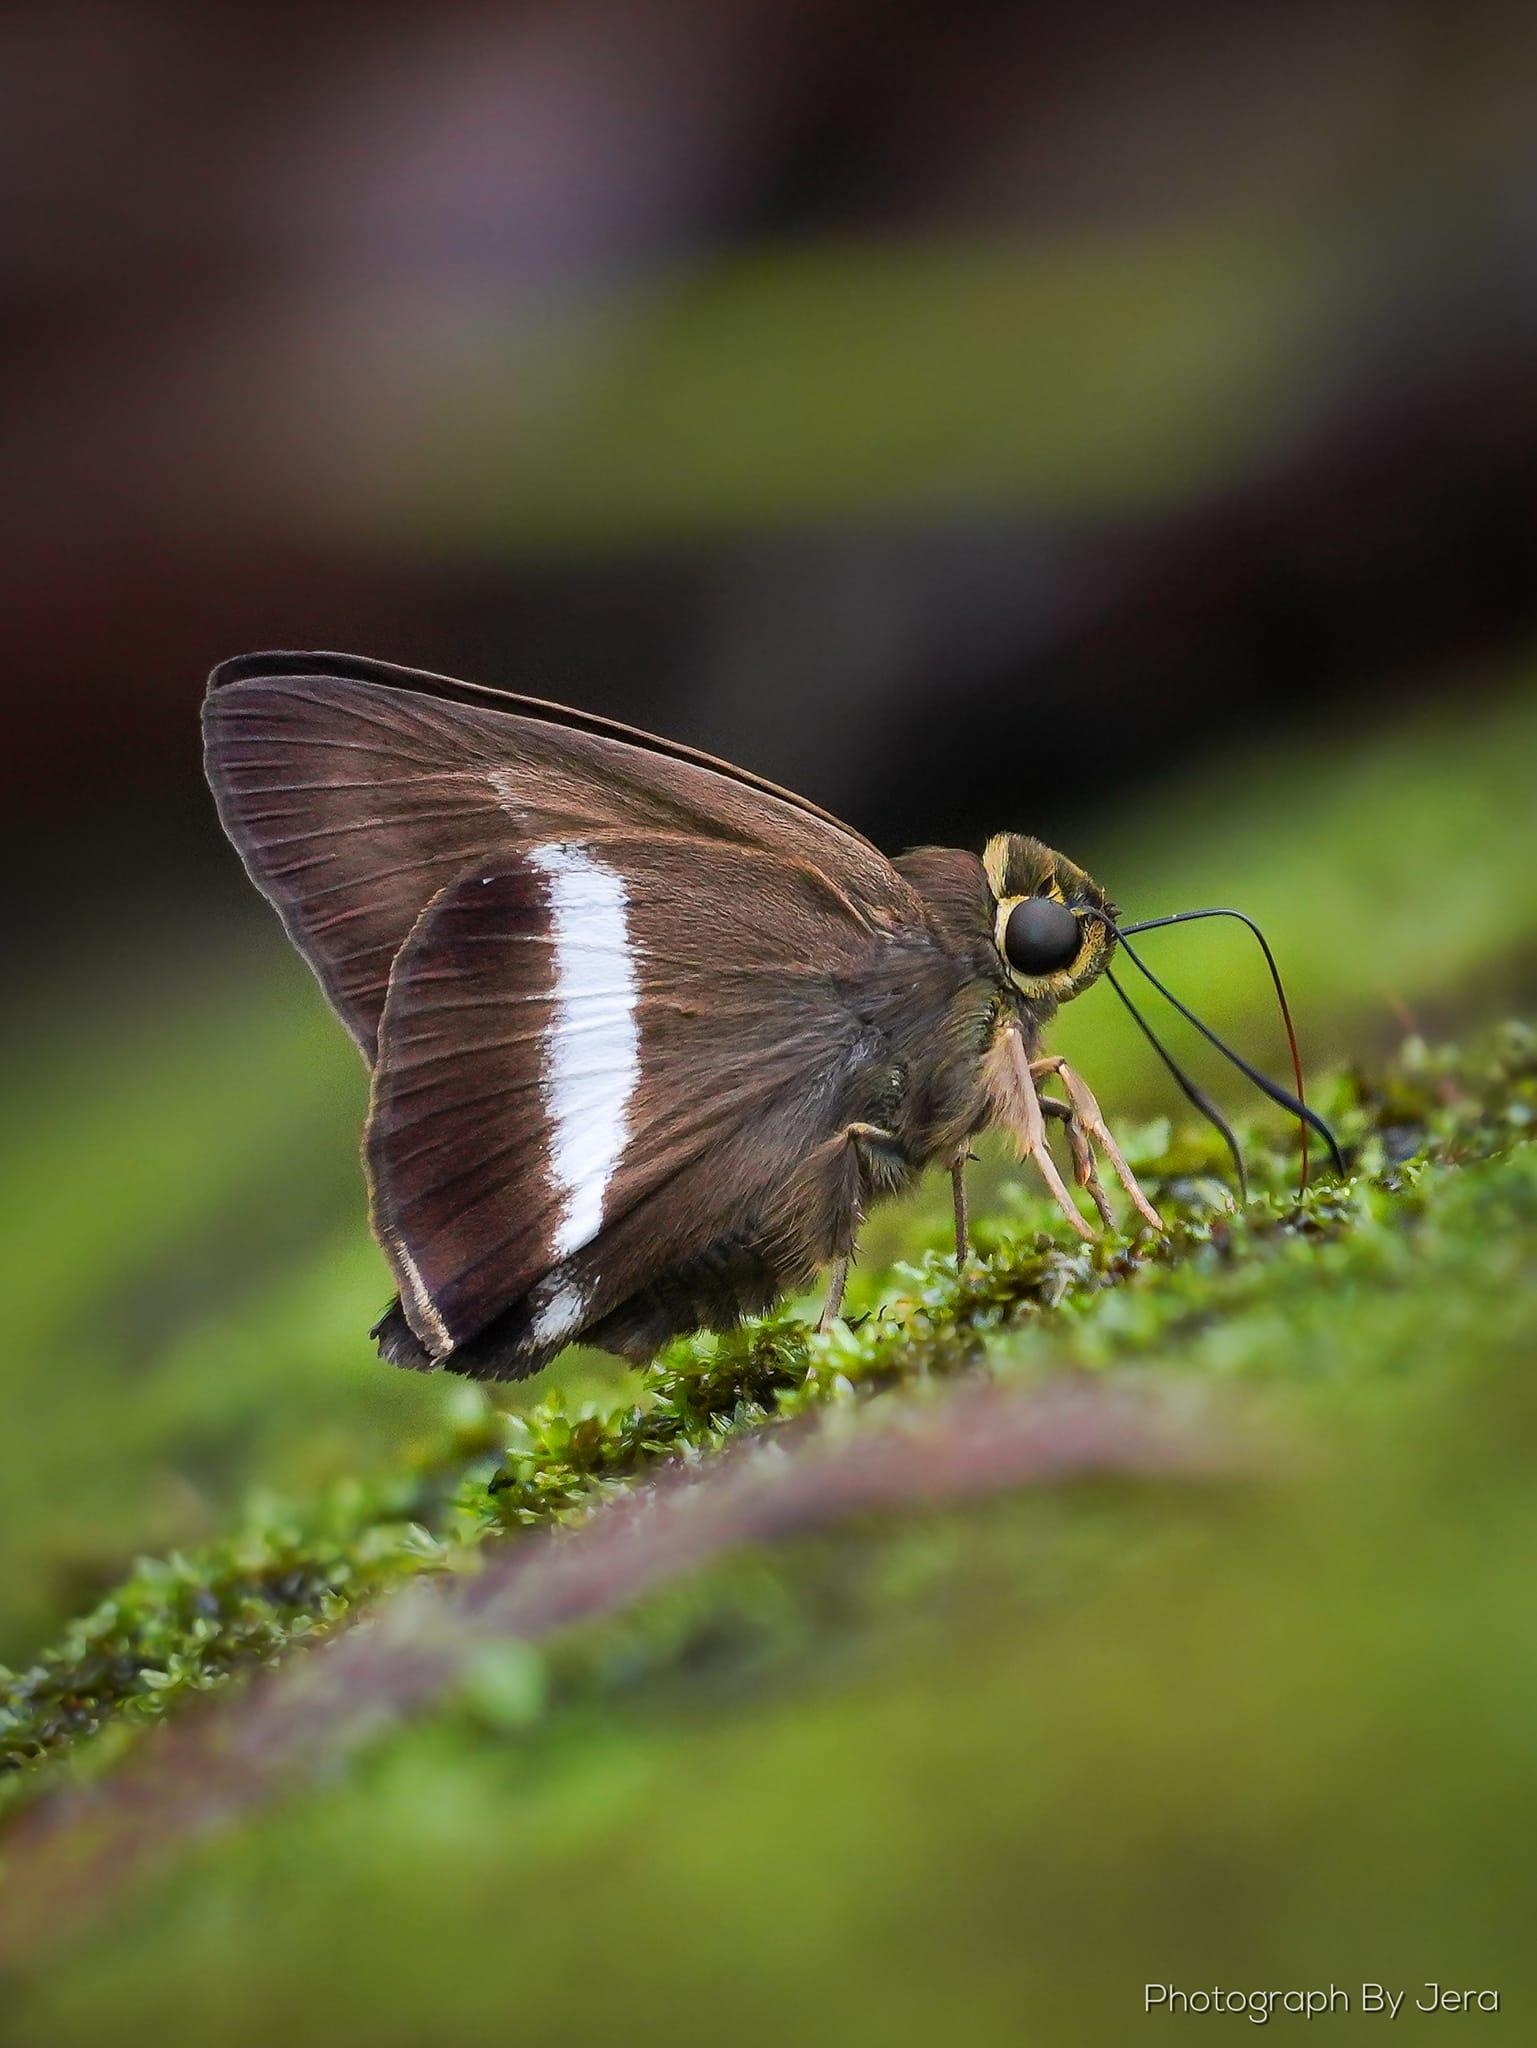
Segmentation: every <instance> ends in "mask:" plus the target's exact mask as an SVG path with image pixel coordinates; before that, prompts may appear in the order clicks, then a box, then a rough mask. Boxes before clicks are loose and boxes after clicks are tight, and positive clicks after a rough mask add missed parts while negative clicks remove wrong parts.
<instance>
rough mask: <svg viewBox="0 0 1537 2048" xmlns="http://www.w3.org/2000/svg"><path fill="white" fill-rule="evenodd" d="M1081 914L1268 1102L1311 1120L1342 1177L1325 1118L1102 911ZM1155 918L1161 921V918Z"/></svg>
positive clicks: (1340, 1162)
mask: <svg viewBox="0 0 1537 2048" xmlns="http://www.w3.org/2000/svg"><path fill="white" fill-rule="evenodd" d="M1084 915H1085V916H1095V917H1098V918H1099V919H1100V921H1101V923H1103V924H1104V925H1105V927H1106V929H1107V930H1108V931H1110V932H1111V933H1112V934H1113V935H1114V936H1115V938H1116V939H1118V940H1119V941H1120V943H1121V945H1122V947H1123V948H1124V949H1125V953H1126V957H1127V959H1128V960H1129V961H1130V962H1131V964H1132V966H1133V967H1135V968H1136V970H1137V972H1138V973H1139V974H1140V975H1141V976H1142V977H1143V979H1144V980H1145V981H1149V982H1151V983H1152V985H1153V987H1154V988H1155V989H1157V991H1158V993H1159V994H1160V995H1161V996H1162V997H1163V999H1164V1001H1165V1002H1166V1003H1168V1004H1170V1005H1171V1006H1172V1007H1173V1008H1174V1009H1176V1010H1178V1012H1179V1014H1180V1015H1181V1016H1182V1017H1183V1018H1184V1019H1185V1021H1186V1023H1188V1024H1193V1025H1194V1026H1195V1028H1196V1030H1197V1031H1199V1032H1200V1034H1201V1036H1202V1037H1203V1038H1204V1039H1205V1040H1206V1041H1207V1042H1208V1044H1210V1045H1214V1046H1215V1047H1216V1048H1217V1050H1218V1052H1220V1053H1221V1054H1222V1057H1223V1058H1224V1059H1226V1060H1230V1061H1231V1062H1232V1064H1233V1065H1234V1066H1235V1067H1236V1068H1237V1069H1238V1071H1239V1073H1241V1074H1242V1075H1244V1076H1245V1078H1246V1079H1247V1080H1250V1081H1252V1082H1253V1083H1254V1086H1255V1087H1256V1088H1258V1090H1259V1091H1260V1093H1261V1094H1262V1095H1264V1096H1266V1097H1268V1099H1269V1100H1270V1101H1271V1102H1273V1103H1275V1104H1276V1106H1277V1108H1279V1109H1284V1110H1286V1111H1287V1113H1288V1114H1289V1115H1291V1116H1294V1117H1296V1118H1297V1119H1298V1121H1299V1122H1302V1123H1307V1124H1310V1125H1311V1126H1312V1128H1313V1129H1314V1130H1315V1131H1317V1133H1318V1135H1319V1137H1321V1138H1322V1139H1323V1141H1324V1143H1325V1144H1326V1145H1327V1146H1328V1148H1329V1156H1330V1158H1331V1159H1332V1160H1333V1162H1334V1170H1335V1172H1336V1173H1337V1174H1339V1175H1340V1177H1341V1179H1343V1178H1344V1176H1345V1155H1344V1154H1343V1153H1342V1152H1341V1151H1340V1148H1339V1143H1338V1140H1337V1139H1336V1138H1335V1135H1334V1133H1333V1131H1331V1130H1330V1128H1329V1126H1328V1125H1327V1124H1326V1123H1325V1122H1324V1120H1323V1118H1322V1117H1321V1116H1319V1115H1318V1113H1317V1112H1316V1111H1315V1110H1311V1109H1309V1108H1308V1106H1307V1104H1306V1103H1305V1102H1304V1101H1302V1099H1301V1098H1300V1097H1299V1096H1296V1095H1293V1094H1292V1093H1291V1091H1290V1090H1289V1089H1286V1088H1282V1087H1281V1086H1280V1085H1279V1084H1278V1083H1277V1082H1275V1081H1272V1080H1271V1079H1270V1078H1269V1076H1268V1075H1265V1074H1262V1073H1261V1072H1260V1070H1259V1068H1258V1067H1254V1066H1251V1065H1250V1064H1249V1062H1248V1061H1247V1060H1246V1059H1245V1058H1244V1056H1243V1054H1242V1053H1240V1052H1235V1051H1234V1050H1233V1048H1232V1046H1230V1045H1228V1044H1227V1043H1226V1041H1225V1040H1223V1039H1221V1038H1219V1037H1218V1036H1217V1034H1216V1032H1215V1031H1213V1030H1212V1028H1211V1026H1210V1025H1209V1024H1204V1023H1203V1022H1202V1021H1201V1019H1200V1018H1199V1017H1198V1016H1197V1015H1196V1014H1195V1012H1194V1010H1192V1009H1190V1008H1189V1007H1188V1005H1187V1004H1185V1003H1182V1002H1181V1001H1180V999H1179V997H1178V996H1177V995H1176V994H1175V993H1174V991H1173V989H1171V988H1170V987H1169V986H1168V984H1167V983H1166V982H1163V981H1160V980H1159V978H1158V976H1157V975H1156V974H1155V973H1154V972H1153V970H1152V968H1151V967H1149V966H1148V964H1147V962H1146V961H1145V960H1144V959H1142V958H1141V956H1140V955H1139V954H1138V953H1137V951H1136V949H1135V947H1133V946H1131V945H1130V944H1128V943H1127V938H1126V934H1125V932H1124V931H1122V930H1121V929H1120V928H1119V927H1118V926H1117V925H1116V924H1115V923H1114V922H1113V921H1112V919H1110V918H1109V917H1107V916H1106V915H1105V913H1104V912H1103V911H1085V912H1084ZM1156 921H1157V922H1162V920H1156ZM1175 921H1176V920H1174V919H1170V920H1169V922H1171V923H1172V922H1175ZM1134 929H1138V930H1142V929H1146V927H1145V926H1138V927H1134Z"/></svg>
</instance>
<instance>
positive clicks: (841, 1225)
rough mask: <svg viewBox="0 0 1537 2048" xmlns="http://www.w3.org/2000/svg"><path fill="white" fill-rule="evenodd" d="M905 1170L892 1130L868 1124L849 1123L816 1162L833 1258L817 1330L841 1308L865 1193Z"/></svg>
mask: <svg viewBox="0 0 1537 2048" xmlns="http://www.w3.org/2000/svg"><path fill="white" fill-rule="evenodd" d="M829 1155H830V1156H829ZM907 1171H908V1166H907V1161H906V1158H905V1155H904V1154H903V1153H902V1151H901V1148H900V1146H899V1145H898V1144H897V1141H896V1139H895V1138H894V1137H893V1136H892V1134H891V1132H890V1131H888V1130H884V1129H883V1128H882V1127H881V1126H880V1125H879V1124H869V1123H855V1124H849V1125H848V1126H847V1127H846V1128H845V1129H844V1130H843V1131H841V1132H840V1133H839V1135H838V1136H837V1137H836V1138H835V1139H834V1140H833V1141H832V1143H831V1145H830V1146H829V1147H828V1148H827V1151H826V1152H822V1153H819V1154H818V1155H817V1157H816V1160H815V1161H814V1162H813V1164H812V1167H811V1174H810V1179H811V1182H812V1184H813V1185H814V1186H816V1187H817V1188H818V1190H819V1191H820V1193H821V1196H822V1199H823V1200H824V1201H826V1203H827V1204H828V1206H827V1208H826V1209H825V1210H824V1218H825V1221H824V1224H823V1229H824V1231H825V1235H824V1236H823V1237H822V1243H823V1246H824V1247H825V1249H824V1251H823V1256H824V1257H825V1256H826V1252H827V1250H830V1251H831V1252H832V1254H833V1257H832V1261H831V1265H830V1267H829V1278H828V1284H827V1299H826V1301H825V1302H824V1303H823V1305H822V1313H821V1315H820V1317H819V1318H818V1320H817V1329H818V1330H819V1331H826V1330H828V1329H830V1328H831V1326H832V1325H833V1323H834V1322H836V1320H837V1318H838V1315H839V1313H840V1312H841V1310H842V1308H843V1290H844V1288H845V1286H846V1285H847V1283H848V1277H849V1267H850V1265H851V1264H852V1262H853V1258H854V1238H855V1235H856V1233H857V1231H858V1229H859V1226H860V1224H861V1222H863V1220H864V1209H865V1198H866V1194H867V1192H868V1191H869V1189H870V1188H871V1187H875V1188H880V1187H882V1186H890V1185H891V1184H892V1183H893V1181H897V1182H899V1181H900V1179H901V1178H903V1177H904V1176H905V1174H906V1172H907Z"/></svg>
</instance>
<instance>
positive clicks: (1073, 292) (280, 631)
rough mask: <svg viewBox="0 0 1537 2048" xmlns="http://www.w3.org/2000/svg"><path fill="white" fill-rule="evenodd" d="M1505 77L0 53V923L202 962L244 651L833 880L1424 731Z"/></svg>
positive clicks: (877, 47) (11, 40)
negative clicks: (509, 726)
mask: <svg viewBox="0 0 1537 2048" xmlns="http://www.w3.org/2000/svg"><path fill="white" fill-rule="evenodd" d="M1534 59H1537V17H1534V16H1533V14H1532V11H1531V10H1530V9H1523V8H1518V7H1515V6H1489V5H1485V6H1478V5H1469V4H1467V0H1458V4H1452V0H1445V4H1434V0H1423V4H1418V5H1412V4H1388V0H1293V4H1290V5H1288V6H1286V7H1276V6H1270V5H1251V6H1237V7H1230V8H1225V9H1220V10H1217V9H1210V8H1204V7H1202V8H1197V7H1192V6H1184V5H1180V4H1174V5H1170V6H1165V7H1161V8H1158V9H1148V8H1145V7H1141V6H1133V5H1130V4H1117V0H1087V4H1084V5H1080V6H1077V7H1074V8H1071V9H1061V8H1052V9H1044V8H1041V9H1037V8H1028V7H1017V6H1005V5H978V4H970V5H967V4H956V0H947V4H945V5H943V6H941V5H937V4H936V5H922V4H913V5H894V6H877V5H871V4H866V0H816V4H815V5H813V4H810V0H711V4H708V5H705V4H691V5H690V4H682V0H625V4H612V5H607V4H601V0H585V4H583V0H577V4H559V5H548V4H544V5H540V4H531V5H526V6H516V5H513V6H504V7H463V8H433V9H429V8H422V7H416V8H408V7H399V6H389V5H382V6H376V7H374V8H371V9H368V10H366V11H364V10H356V9H352V8H341V7H335V6H329V5H324V4H313V0H312V4H308V5H305V6H303V7H286V6H282V5H267V6H263V7H261V8H259V9H256V8H253V9H248V10H247V9H240V8H226V7H219V8H206V7H204V8H197V7H190V6H189V7H170V6H127V5H123V6H112V5H102V6H90V5H68V4H64V5H59V4H50V5H47V6H26V5H17V6H13V7H10V8H8V9H7V10H6V11H5V15H4V19H3V22H0V164H3V180H4V189H5V190H6V192H7V194H8V195H9V201H10V203H9V204H8V205H7V206H6V207H5V209H4V210H3V214H0V277H3V280H4V288H5V293H6V298H7V301H8V306H7V313H8V319H7V339H6V348H5V369H6V374H5V376H4V378H3V380H0V434H3V440H4V445H5V448H6V451H7V453H6V460H5V464H4V474H3V483H0V489H3V490H4V492H5V494H6V496H7V498H8V500H9V517H8V519H7V522H6V524H7V534H8V537H7V542H6V546H5V550H4V556H3V562H0V574H3V578H4V584H5V591H4V607H3V612H4V620H5V626H4V630H5V633H6V635H7V638H8V640H9V643H10V645H9V649H8V658H7V661H6V664H5V672H6V675H7V679H8V691H9V694H10V717H9V721H8V727H7V745H6V749H5V758H6V767H7V772H8V782H9V787H8V790H7V793H6V801H5V806H4V831H5V833H6V835H7V839H8V841H9V842H10V843H9V844H8V845H7V847H6V855H7V862H8V871H9V872H11V873H12V874H13V875H14V874H16V873H17V872H18V869H19V865H23V866H24V867H25V870H26V873H27V876H28V881H27V885H26V887H25V888H24V889H22V890H18V891H17V892H16V895H15V896H13V915H14V916H16V917H18V918H19V919H21V920H22V921H24V922H25V923H37V924H40V925H41V926H42V927H43V930H44V933H45V936H46V938H47V939H48V940H50V941H51V942H52V943H53V944H54V945H57V946H65V947H67V946H68V945H69V944H70V943H71V940H72V936H74V937H77V936H78V931H79V918H80V916H81V914H82V913H84V914H88V915H89V916H90V917H91V918H92V919H93V920H94V919H96V918H99V917H102V916H104V915H107V914H109V913H110V910H111V907H112V905H111V899H113V898H117V899H119V900H120V902H121V903H122V904H126V905H128V906H130V907H131V908H132V909H133V911H134V914H135V915H136V916H139V915H142V912H143V909H144V906H145V903H146V900H148V898H149V897H151V896H152V898H153V901H154V903H155V905H156V908H157V915H165V914H168V913H170V912H171V911H172V910H173V909H175V908H176V907H178V899H185V900H186V901H187V902H188V904H189V905H191V904H193V903H195V902H197V901H198V900H201V901H202V902H204V903H205V904H206V902H207V901H209V900H210V899H211V900H212V901H214V902H215V903H216V904H218V905H220V906H221V907H222V906H226V905H227V906H231V907H233V906H234V905H235V904H236V902H237V901H240V902H242V904H243V898H242V897H241V893H240V892H241V891H242V890H243V888H244V884H243V882H242V881H241V878H240V877H239V875H238V872H237V870H236V869H235V866H234V864H233V863H232V862H231V861H230V860H229V858H228V857H227V855H226V853H225V850H224V849H223V847H222V845H221V844H220V843H219V841H218V839H217V837H216V834H215V830H214V828H213V825H212V821H211V813H210V810H209V806H208V804H207V802H206V800H205V798H204V794H203V791H202V788H201V785H200V780H199V777H198V772H197V756H196V747H197V739H196V717H195V711H196V705H197V700H198V696H199V691H200V687H201V683H202V679H203V676H204V674H205V672H206V671H207V669H208V668H209V666H210V665H211V663H212V662H214V661H215V660H217V659H219V658H220V657H222V656H224V655H227V654H231V653H234V652H238V651H241V650H244V649H248V648H253V647H261V646H264V645H268V646H322V647H341V648H348V649H356V650H360V651H366V652H372V653H377V654H382V655H387V656H390V657H392V658H394V659H397V660H404V661H408V662H415V663H418V664H421V665H425V666H428V667H433V668H438V669H443V670H447V671H452V672H456V673H463V674H468V675H471V676H474V677H477V678H480V679H484V680H489V681H495V682H503V683H507V684H511V685H514V686H524V687H528V688H531V689H534V690H536V691H540V692H543V693H547V694H558V695H564V696H567V697H569V698H571V699H573V700H574V701H577V702H580V703H582V704H585V705H589V706H592V707H595V708H598V709H601V710H604V711H610V712H614V713H618V714H620V715H622V716H624V717H627V718H630V719H634V720H638V721H641V722H645V723H649V724H653V725H655V726H658V727H662V728H665V729H666V730H668V731H670V732H673V733H677V734H681V735H683V736H685V737H687V738H688V739H690V740H693V741H696V742H699V743H702V744H704V745H707V746H709V747H712V748H716V749H719V750H721V751H723V752H725V753H726V754H728V755H731V756H734V757H736V758H739V759H741V760H743V761H745V762H747V763H750V764H751V765H752V766H753V767H755V768H757V769H760V770H762V771H765V772H767V773H768V774H770V775H772V776H775V777H778V778H782V779H785V780H787V781H790V782H792V783H794V784H796V785H798V786H800V787H802V788H804V789H807V790H808V791H811V792H814V793H815V794H816V795H817V796H818V797H819V798H821V799H822V800H824V801H825V802H827V803H829V804H831V805H833V806H835V807H837V808H839V809H841V810H843V811H845V812H846V813H849V814H851V815H852V816H853V817H854V818H855V819H857V821H858V822H859V824H860V825H861V826H863V827H864V828H865V829H867V830H868V831H870V832H871V833H872V834H873V835H875V836H876V837H878V838H880V839H881V840H882V841H884V842H886V843H888V844H892V845H896V844H900V843H905V842H910V841H913V840H917V839H925V838H934V837H939V838H943V837H950V836H959V837H960V838H962V839H970V840H974V839H976V838H977V837H978V836H979V835H982V834H985V833H986V832H988V831H990V830H992V829H994V828H996V827H997V826H999V825H1000V824H1011V825H1020V826H1025V827H1034V828H1037V829H1042V830H1044V831H1046V832H1047V833H1048V834H1051V833H1056V834H1057V835H1058V836H1059V837H1060V836H1070V835H1071V834H1072V832H1073V831H1074V830H1075V829H1080V828H1081V826H1082V821H1083V819H1084V817H1085V815H1086V814H1087V813H1089V812H1091V811H1092V810H1093V808H1094V807H1095V806H1098V805H1103V804H1107V803H1111V802H1113V800H1114V798H1115V796H1116V795H1117V793H1118V792H1119V791H1120V789H1121V788H1122V787H1124V785H1126V784H1127V782H1128V781H1129V780H1131V779H1135V780H1136V781H1137V782H1138V783H1139V784H1140V785H1144V786H1145V785H1146V783H1147V780H1148V778H1149V777H1150V776H1156V775H1157V773H1158V772H1159V770H1160V769H1161V768H1163V767H1164V766H1165V765H1169V764H1178V765H1179V766H1180V767H1181V768H1182V769H1183V768H1186V767H1188V766H1189V764H1190V763H1191V761H1192V760H1199V759H1201V758H1204V757H1208V756H1209V757H1212V758H1216V757H1218V755H1219V753H1220V750H1221V749H1222V747H1223V746H1225V745H1226V744H1227V743H1228V742H1230V741H1231V740H1232V739H1233V737H1234V735H1235V733H1238V732H1251V733H1252V732H1254V731H1256V730H1257V731H1258V732H1260V733H1261V734H1268V733H1269V732H1270V731H1272V730H1273V729H1276V728H1281V727H1285V726H1287V725H1288V724H1289V723H1291V722H1293V721H1298V720H1301V719H1304V718H1306V717H1308V716H1309V715H1311V714H1312V713H1313V712H1315V711H1316V709H1317V707H1318V706H1319V704H1320V703H1325V704H1327V705H1329V706H1331V707H1333V706H1336V705H1337V704H1338V703H1339V702H1340V700H1341V699H1342V698H1346V697H1348V698H1350V699H1354V700H1358V701H1359V703H1360V705H1361V706H1362V707H1364V708H1365V709H1366V710H1368V711H1369V713H1370V715H1371V716H1372V717H1375V718H1381V719H1385V720H1391V719H1393V717H1394V716H1395V712H1396V710H1397V709H1398V707H1399V706H1400V705H1401V703H1402V700H1403V699H1404V698H1405V696H1406V694H1408V693H1413V692H1418V691H1422V690H1425V689H1427V688H1432V687H1437V686H1440V685H1441V684H1442V683H1443V682H1444V679H1445V678H1446V677H1447V676H1448V674H1452V673H1455V674H1456V675H1457V676H1458V679H1459V680H1458V687H1459V688H1461V687H1464V686H1465V677H1466V673H1467V666H1466V662H1467V658H1468V657H1473V658H1475V660H1477V661H1482V660H1483V659H1484V658H1485V657H1486V656H1487V655H1488V654H1489V653H1490V651H1491V650H1492V651H1496V652H1497V651H1498V650H1499V649H1500V648H1502V647H1503V646H1505V645H1506V644H1507V643H1514V642H1518V641H1523V640H1524V638H1525V636H1526V635H1527V634H1528V633H1529V631H1530V628H1531V624H1532V614H1533V611H1534V609H1537V596H1534V579H1533V577H1532V574H1531V564H1532V558H1533V541H1534V508H1537V375H1534V372H1537V129H1534V124H1533V113H1534V102H1537V90H1534V80H1537V71H1534ZM104 856H105V858H104ZM34 875H35V879H34ZM82 887H84V896H83V898H82V895H81V893H80V892H81V890H82ZM72 904H73V906H74V908H73V909H72V908H71V905H72Z"/></svg>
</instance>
